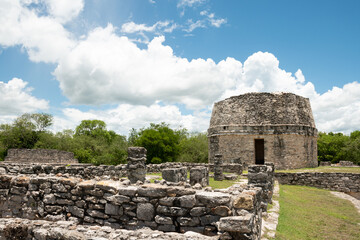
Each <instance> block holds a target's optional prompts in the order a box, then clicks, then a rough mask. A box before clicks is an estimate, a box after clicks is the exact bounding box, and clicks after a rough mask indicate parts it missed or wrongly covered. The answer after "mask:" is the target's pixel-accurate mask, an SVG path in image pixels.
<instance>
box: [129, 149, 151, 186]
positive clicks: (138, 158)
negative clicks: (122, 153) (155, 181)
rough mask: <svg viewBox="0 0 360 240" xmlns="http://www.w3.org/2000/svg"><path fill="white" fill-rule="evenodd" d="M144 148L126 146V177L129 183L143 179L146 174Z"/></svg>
mask: <svg viewBox="0 0 360 240" xmlns="http://www.w3.org/2000/svg"><path fill="white" fill-rule="evenodd" d="M146 152H147V151H146V149H145V148H143V147H129V148H128V158H127V160H128V163H127V166H126V167H127V170H128V178H129V180H130V182H131V183H136V182H137V181H142V182H144V181H145V176H146V165H145V163H146Z"/></svg>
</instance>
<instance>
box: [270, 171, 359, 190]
mask: <svg viewBox="0 0 360 240" xmlns="http://www.w3.org/2000/svg"><path fill="white" fill-rule="evenodd" d="M275 177H276V179H277V180H278V181H279V183H280V184H290V185H304V186H310V187H317V188H323V189H329V190H333V191H340V192H360V174H359V173H314V172H306V173H275Z"/></svg>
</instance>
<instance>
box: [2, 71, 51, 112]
mask: <svg viewBox="0 0 360 240" xmlns="http://www.w3.org/2000/svg"><path fill="white" fill-rule="evenodd" d="M27 84H28V83H27V82H25V81H23V80H21V79H19V78H13V79H12V80H10V81H9V82H8V83H5V82H1V81H0V115H1V118H3V117H4V116H9V115H10V116H11V115H20V114H23V113H26V112H35V111H38V110H46V109H48V107H49V106H48V102H47V101H45V100H43V99H38V98H36V97H34V96H32V95H31V91H32V89H31V88H29V87H27Z"/></svg>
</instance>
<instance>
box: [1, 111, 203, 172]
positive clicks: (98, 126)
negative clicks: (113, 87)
mask: <svg viewBox="0 0 360 240" xmlns="http://www.w3.org/2000/svg"><path fill="white" fill-rule="evenodd" d="M52 124H53V116H52V115H50V114H45V113H34V114H29V113H26V114H23V115H21V116H20V117H18V118H17V119H15V120H14V121H13V122H12V123H11V124H1V125H0V160H4V158H5V157H6V155H7V151H8V149H10V148H27V149H36V148H44V149H58V150H63V151H68V152H73V153H74V156H75V158H77V159H78V160H79V162H80V163H92V164H96V165H99V164H107V165H117V164H121V163H126V158H127V148H128V147H129V146H142V147H145V148H146V149H147V163H163V162H174V161H184V162H207V158H208V149H207V136H206V133H189V132H188V130H187V129H185V128H180V129H177V130H173V129H171V128H170V127H169V125H168V124H165V123H161V124H153V123H152V124H150V126H149V127H147V128H142V129H139V130H136V129H132V130H131V131H130V134H129V137H128V138H126V136H122V135H119V134H117V133H116V132H114V131H112V130H108V129H107V127H106V123H105V122H104V121H101V120H83V121H81V123H80V124H79V125H78V126H77V127H76V128H75V129H74V130H72V129H67V130H63V131H62V132H57V133H53V132H51V131H49V130H48V129H49V127H50V126H51V125H52Z"/></svg>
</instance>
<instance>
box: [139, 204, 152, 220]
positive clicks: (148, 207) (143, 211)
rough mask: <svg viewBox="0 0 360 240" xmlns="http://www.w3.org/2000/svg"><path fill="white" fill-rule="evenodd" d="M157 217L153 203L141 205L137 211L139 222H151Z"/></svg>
mask: <svg viewBox="0 0 360 240" xmlns="http://www.w3.org/2000/svg"><path fill="white" fill-rule="evenodd" d="M154 215H155V208H154V206H153V205H152V204H151V203H139V204H138V205H137V209H136V217H137V218H138V219H139V220H144V221H151V220H153V218H154Z"/></svg>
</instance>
